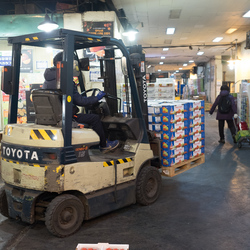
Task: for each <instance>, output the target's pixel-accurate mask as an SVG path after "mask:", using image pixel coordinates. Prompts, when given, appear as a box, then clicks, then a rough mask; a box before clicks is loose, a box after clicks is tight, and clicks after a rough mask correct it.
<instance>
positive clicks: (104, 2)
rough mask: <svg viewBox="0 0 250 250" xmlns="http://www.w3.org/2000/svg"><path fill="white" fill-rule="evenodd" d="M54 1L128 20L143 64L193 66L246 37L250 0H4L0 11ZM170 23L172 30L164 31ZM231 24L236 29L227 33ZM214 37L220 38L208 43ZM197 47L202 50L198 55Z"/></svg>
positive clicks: (249, 26)
mask: <svg viewBox="0 0 250 250" xmlns="http://www.w3.org/2000/svg"><path fill="white" fill-rule="evenodd" d="M58 2H60V3H67V4H72V5H77V9H76V10H75V11H77V12H85V11H91V10H94V11H98V10H109V11H110V10H114V11H116V13H117V15H118V17H119V18H120V21H121V23H122V24H123V25H125V24H126V23H127V22H128V23H130V24H131V25H132V26H133V27H134V28H136V29H138V31H139V33H138V34H137V37H136V40H135V41H134V42H128V43H127V45H134V44H139V45H142V47H143V48H144V52H145V54H146V64H147V65H152V66H155V70H158V69H161V70H162V71H173V70H177V69H179V68H183V70H184V69H191V68H192V67H193V66H194V65H202V64H204V62H207V61H209V60H210V59H211V58H214V56H216V55H219V56H220V55H221V56H230V52H231V49H230V48H231V46H232V45H233V46H234V47H233V48H235V44H236V41H237V45H238V46H239V45H240V43H241V42H243V41H245V40H246V32H247V31H249V30H250V18H244V17H242V16H243V14H245V13H246V12H247V11H248V10H250V1H249V0H237V1H235V0H209V1H208V0H189V1H187V0H154V1H152V0H135V1H132V0H99V1H98V0H75V1H73V0H72V1H63V0H61V1H54V0H50V1H46V0H37V1H31V0H2V1H1V5H0V14H1V15H4V14H15V12H16V11H17V10H19V11H20V9H21V11H23V13H24V14H25V13H27V12H25V11H27V6H28V4H30V3H32V4H34V5H35V6H36V11H40V13H44V10H45V8H49V9H51V10H53V11H55V6H56V3H58ZM17 6H18V8H19V9H18V8H17ZM29 14H31V13H29ZM169 27H171V28H175V29H176V30H175V33H174V34H173V35H167V34H166V29H167V28H169ZM230 28H234V29H236V31H234V32H233V33H231V34H227V33H226V31H227V30H228V29H230ZM216 37H223V39H222V40H221V41H220V42H218V43H214V42H212V41H213V39H214V38H216ZM236 39H237V40H236ZM163 48H169V50H167V51H163ZM198 51H202V52H204V54H203V55H201V56H198V55H197V52H198ZM161 57H165V58H164V59H161ZM190 60H194V62H193V63H190V62H189V61H190ZM160 62H163V64H162V65H160V64H159V63H160ZM184 63H187V66H183V64H184Z"/></svg>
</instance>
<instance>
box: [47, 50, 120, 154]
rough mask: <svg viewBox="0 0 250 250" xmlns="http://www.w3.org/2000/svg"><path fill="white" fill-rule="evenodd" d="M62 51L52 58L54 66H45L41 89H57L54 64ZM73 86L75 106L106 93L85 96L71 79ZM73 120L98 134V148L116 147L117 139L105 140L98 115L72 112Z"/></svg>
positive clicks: (89, 103) (94, 99)
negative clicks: (88, 126)
mask: <svg viewBox="0 0 250 250" xmlns="http://www.w3.org/2000/svg"><path fill="white" fill-rule="evenodd" d="M62 56H63V53H62V52H59V53H58V54H57V55H56V56H55V57H54V59H53V64H54V67H52V68H47V69H46V70H45V72H44V78H45V81H44V84H43V89H57V87H56V64H57V62H59V61H62ZM72 84H74V88H73V98H72V99H73V104H74V105H77V106H89V105H93V104H95V103H97V102H98V101H99V100H101V99H102V98H103V97H104V96H105V95H106V93H105V92H103V91H100V92H99V93H98V94H97V96H89V97H85V96H82V95H80V94H79V92H78V90H77V87H76V85H75V83H74V82H73V79H72ZM73 115H74V119H75V121H77V122H78V123H85V124H88V125H90V126H91V127H92V129H93V130H94V131H95V132H96V133H97V134H98V135H99V138H100V150H101V151H102V152H103V153H107V152H109V151H110V150H113V149H115V148H117V147H118V145H119V141H118V140H115V141H109V140H106V136H105V133H104V130H103V126H102V122H101V120H100V117H99V115H96V114H73Z"/></svg>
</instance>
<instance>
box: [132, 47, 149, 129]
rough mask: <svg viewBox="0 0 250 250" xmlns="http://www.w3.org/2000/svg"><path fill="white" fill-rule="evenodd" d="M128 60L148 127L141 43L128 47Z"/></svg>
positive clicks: (143, 56)
mask: <svg viewBox="0 0 250 250" xmlns="http://www.w3.org/2000/svg"><path fill="white" fill-rule="evenodd" d="M128 50H129V53H130V60H131V63H132V66H133V69H134V74H135V78H136V85H137V90H138V94H139V100H140V103H141V107H142V114H143V118H144V121H145V123H146V126H147V128H148V98H147V82H146V69H145V54H144V53H143V52H142V46H141V45H134V46H132V47H128Z"/></svg>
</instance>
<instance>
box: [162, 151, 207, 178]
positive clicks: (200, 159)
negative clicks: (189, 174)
mask: <svg viewBox="0 0 250 250" xmlns="http://www.w3.org/2000/svg"><path fill="white" fill-rule="evenodd" d="M204 162H205V155H200V156H197V157H195V158H193V159H190V160H187V161H184V162H181V163H179V164H176V165H174V166H171V167H162V173H161V174H162V175H163V176H167V177H173V176H175V175H177V174H180V173H183V172H185V171H187V170H189V169H191V168H194V167H197V166H199V165H200V164H202V163H204Z"/></svg>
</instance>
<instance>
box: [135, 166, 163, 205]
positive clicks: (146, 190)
mask: <svg viewBox="0 0 250 250" xmlns="http://www.w3.org/2000/svg"><path fill="white" fill-rule="evenodd" d="M160 191H161V175H160V173H159V171H158V169H157V168H155V167H152V166H146V167H144V168H143V169H142V170H141V171H140V172H139V175H138V177H137V183H136V201H137V202H138V203H139V204H141V205H145V206H146V205H150V204H152V203H154V202H155V201H156V200H157V198H158V197H159V194H160Z"/></svg>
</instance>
